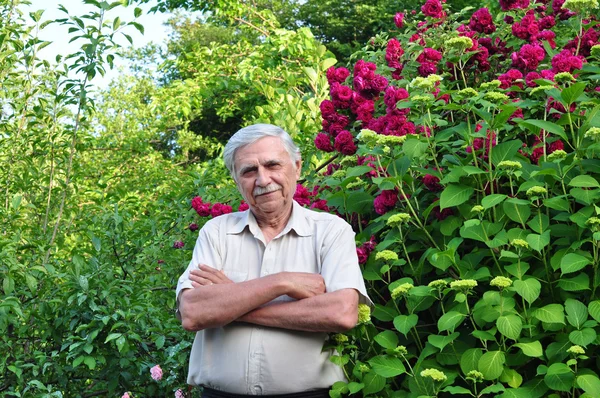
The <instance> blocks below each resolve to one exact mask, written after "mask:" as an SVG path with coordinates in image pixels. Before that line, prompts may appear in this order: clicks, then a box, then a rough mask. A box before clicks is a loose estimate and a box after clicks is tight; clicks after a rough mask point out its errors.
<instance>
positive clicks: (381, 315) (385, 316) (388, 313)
mask: <svg viewBox="0 0 600 398" xmlns="http://www.w3.org/2000/svg"><path fill="white" fill-rule="evenodd" d="M363 276H364V275H363ZM365 279H367V278H365ZM373 280H381V277H379V275H377V278H375V279H373ZM372 315H373V317H374V318H376V319H378V320H380V321H383V322H390V321H392V320H394V318H395V317H397V316H398V310H397V309H395V308H393V307H388V306H383V305H381V304H375V309H374V310H373V313H372Z"/></svg>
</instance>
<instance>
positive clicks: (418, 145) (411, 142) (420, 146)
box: [402, 137, 427, 159]
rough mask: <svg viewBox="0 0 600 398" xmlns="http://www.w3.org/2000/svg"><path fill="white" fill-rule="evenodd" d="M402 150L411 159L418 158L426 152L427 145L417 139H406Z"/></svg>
mask: <svg viewBox="0 0 600 398" xmlns="http://www.w3.org/2000/svg"><path fill="white" fill-rule="evenodd" d="M402 150H403V151H404V154H405V155H406V156H407V157H409V158H411V159H414V158H420V157H421V156H423V155H424V154H425V152H427V143H426V142H423V141H421V140H419V139H418V138H412V137H408V138H407V139H406V141H404V143H403V144H402Z"/></svg>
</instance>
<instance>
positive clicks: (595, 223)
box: [585, 217, 600, 227]
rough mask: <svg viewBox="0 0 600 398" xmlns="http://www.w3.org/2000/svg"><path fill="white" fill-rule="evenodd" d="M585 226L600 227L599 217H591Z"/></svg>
mask: <svg viewBox="0 0 600 398" xmlns="http://www.w3.org/2000/svg"><path fill="white" fill-rule="evenodd" d="M585 225H588V226H590V227H597V226H599V225H600V218H598V217H590V218H588V219H587V221H586V222H585Z"/></svg>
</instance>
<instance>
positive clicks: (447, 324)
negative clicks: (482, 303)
mask: <svg viewBox="0 0 600 398" xmlns="http://www.w3.org/2000/svg"><path fill="white" fill-rule="evenodd" d="M465 317H466V315H464V314H461V313H460V312H457V311H448V312H446V313H445V314H444V315H442V316H441V317H440V319H438V323H437V324H438V330H439V331H440V332H443V331H445V330H449V331H450V332H454V329H455V328H456V327H457V326H458V325H460V324H461V323H462V321H463V320H464V319H465Z"/></svg>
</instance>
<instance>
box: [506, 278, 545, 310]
mask: <svg viewBox="0 0 600 398" xmlns="http://www.w3.org/2000/svg"><path fill="white" fill-rule="evenodd" d="M513 287H514V288H515V291H516V292H517V294H518V295H519V296H521V297H523V299H525V301H527V302H528V303H529V304H532V303H533V302H534V301H535V300H537V298H538V297H539V296H540V292H541V291H542V284H541V283H540V282H539V281H538V280H537V279H535V278H529V279H525V280H522V281H521V280H516V281H514V282H513Z"/></svg>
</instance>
